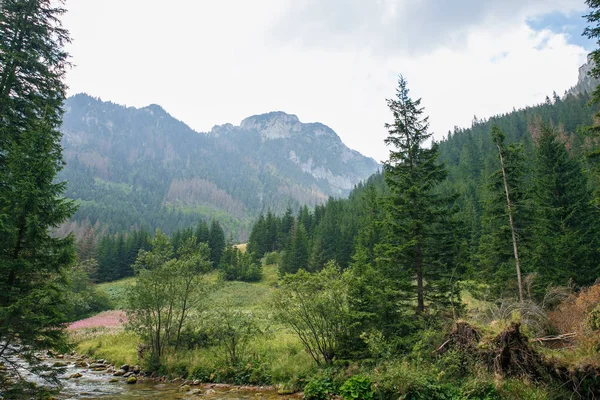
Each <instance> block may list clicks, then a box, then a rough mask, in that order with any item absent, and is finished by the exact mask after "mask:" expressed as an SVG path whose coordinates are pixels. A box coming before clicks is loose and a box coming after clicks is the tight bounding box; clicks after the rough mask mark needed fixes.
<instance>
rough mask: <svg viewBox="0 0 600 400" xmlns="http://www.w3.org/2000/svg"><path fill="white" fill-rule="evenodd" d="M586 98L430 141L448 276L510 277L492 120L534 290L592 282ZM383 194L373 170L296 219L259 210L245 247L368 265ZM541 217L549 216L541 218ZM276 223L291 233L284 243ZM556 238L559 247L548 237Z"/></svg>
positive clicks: (303, 261) (293, 259)
mask: <svg viewBox="0 0 600 400" xmlns="http://www.w3.org/2000/svg"><path fill="white" fill-rule="evenodd" d="M589 100H590V96H589V95H588V94H582V95H567V96H566V97H564V98H562V99H561V98H559V97H558V96H554V98H553V99H548V100H547V101H546V102H545V103H544V104H540V105H538V106H534V107H528V108H526V109H522V110H515V111H513V112H511V113H507V114H504V115H499V116H495V117H492V118H490V119H489V120H477V119H475V120H474V122H473V126H472V127H471V128H466V129H456V130H455V131H454V132H451V133H449V134H448V136H447V137H446V138H445V139H444V140H443V141H441V142H440V143H439V154H440V156H439V162H440V163H442V164H444V165H445V166H446V168H447V170H448V177H447V179H446V180H445V181H443V182H442V183H441V184H440V186H439V188H438V190H439V191H440V192H442V193H445V194H446V195H450V196H453V198H454V199H455V200H454V201H453V202H452V204H453V209H454V210H455V214H454V215H453V217H452V219H453V221H454V223H453V224H454V226H453V228H452V229H453V234H452V235H453V242H454V243H453V244H452V246H454V247H456V250H457V254H456V255H455V256H456V257H457V258H456V259H455V260H454V261H455V262H456V264H455V265H453V267H456V271H455V272H456V273H457V274H460V275H461V276H463V277H469V278H476V279H482V280H484V281H486V282H488V283H491V282H496V283H500V282H504V283H506V282H512V280H511V279H510V278H511V277H512V276H513V273H512V272H513V269H514V266H510V265H511V263H512V264H514V261H512V257H513V255H512V244H511V242H510V238H509V232H508V230H507V229H508V217H506V216H505V209H506V200H505V199H504V200H503V196H504V192H503V189H502V187H501V185H500V182H499V181H498V179H499V175H498V171H499V168H500V162H499V160H498V149H497V147H496V144H495V143H494V142H493V140H492V137H491V135H490V132H491V130H492V127H494V126H495V127H497V128H499V130H500V131H502V132H504V134H505V135H506V139H505V140H506V143H505V145H506V148H507V149H506V151H507V152H511V153H510V154H507V157H508V159H507V162H511V163H514V164H513V165H512V166H511V167H510V168H511V172H510V175H511V176H510V179H511V180H512V182H511V183H510V184H511V185H512V186H511V190H513V191H514V193H512V195H513V208H516V213H517V214H518V215H515V219H516V220H517V224H518V232H517V233H518V239H519V245H520V246H521V247H522V253H523V254H522V258H523V270H524V271H523V272H524V274H532V273H537V279H536V280H535V283H534V284H533V286H534V287H535V288H537V290H543V289H544V288H545V287H546V286H547V285H548V284H549V283H552V284H555V285H558V284H568V282H569V279H573V280H574V281H575V282H576V283H578V284H580V285H586V284H591V283H593V282H594V281H595V280H596V279H597V276H598V270H597V265H598V252H597V250H596V247H595V246H594V244H593V243H595V241H596V239H595V238H594V236H595V235H594V232H595V229H596V228H597V227H598V225H597V223H598V219H597V217H598V216H597V214H596V212H595V211H594V210H593V209H592V207H591V200H592V191H593V190H594V183H593V180H591V179H590V178H591V177H592V176H591V175H590V174H589V165H588V164H589V161H588V160H587V158H586V157H585V155H586V154H587V152H588V151H589V146H590V140H591V139H590V138H589V135H586V134H585V132H584V130H585V128H586V127H587V126H590V125H591V124H592V116H593V114H594V112H595V109H596V108H594V107H591V106H590V105H589ZM549 185H556V187H554V186H552V187H547V186H549ZM545 191H550V194H551V193H556V194H555V197H556V199H555V202H554V203H549V201H550V200H549V199H548V198H546V197H544V196H546V195H550V194H546V193H545ZM388 192H389V189H388V186H387V185H386V184H385V181H384V179H383V175H382V174H376V175H374V176H372V177H371V178H370V179H369V180H368V181H366V183H365V184H364V185H363V184H360V185H358V187H357V188H356V189H355V190H354V191H353V192H352V193H351V194H350V197H349V199H348V200H343V199H330V200H329V201H328V202H327V203H326V204H324V205H321V206H317V207H316V208H315V209H314V211H311V210H309V209H308V208H304V209H302V210H301V211H300V213H299V214H298V215H297V216H292V215H291V214H290V213H289V212H288V214H286V215H284V216H282V217H279V218H278V217H276V216H274V215H272V213H268V214H266V215H265V216H261V217H260V218H259V220H258V221H257V223H256V224H255V225H254V229H253V231H252V234H251V235H250V243H249V246H248V248H249V249H250V250H251V251H255V252H256V253H257V254H258V256H262V255H263V254H265V253H267V252H270V251H279V250H285V252H284V255H283V258H282V262H281V263H280V268H281V272H282V273H285V272H291V273H294V272H296V271H297V270H298V269H300V268H304V269H308V270H310V271H317V270H319V269H321V268H322V267H323V266H324V265H325V263H326V262H327V261H329V260H335V261H336V262H337V263H338V265H340V266H342V267H343V268H347V267H348V266H349V265H350V264H351V263H352V260H353V259H355V260H356V259H357V257H358V258H360V257H364V256H365V255H364V254H363V253H362V251H363V250H366V251H367V254H368V255H369V257H368V258H367V259H368V260H371V261H373V262H375V260H376V258H377V256H376V248H379V250H381V249H382V248H383V243H384V242H385V240H386V235H388V234H389V232H385V230H384V229H383V227H384V226H385V219H386V218H387V217H388V216H386V213H385V212H384V210H383V209H384V205H385V203H386V202H387V201H388V200H387V199H388V196H389V194H388ZM294 217H295V219H294ZM550 217H553V218H556V219H557V220H554V221H548V218H550ZM294 221H295V222H294ZM282 230H283V231H284V232H285V231H288V232H291V233H290V235H291V236H290V237H291V239H290V240H286V239H285V238H286V237H285V236H284V233H282V232H281V231H282ZM542 234H543V235H542ZM507 235H508V236H507ZM552 235H555V236H556V237H551V236H552ZM557 237H558V238H560V239H558V238H557ZM556 240H559V242H560V243H561V246H565V247H560V246H557V245H556V244H552V243H558V242H555V241H556ZM378 246H379V247H378ZM379 257H380V258H381V257H384V256H383V254H382V253H380V254H379ZM532 279H533V275H532ZM512 289H514V286H512Z"/></svg>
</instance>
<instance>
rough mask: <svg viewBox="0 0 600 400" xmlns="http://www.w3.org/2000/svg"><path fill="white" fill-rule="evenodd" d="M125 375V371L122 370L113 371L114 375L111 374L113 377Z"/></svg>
mask: <svg viewBox="0 0 600 400" xmlns="http://www.w3.org/2000/svg"><path fill="white" fill-rule="evenodd" d="M126 373H127V371H125V370H124V369H122V368H121V369H118V370H116V371H115V373H114V374H113V375H114V376H123V375H125V374H126Z"/></svg>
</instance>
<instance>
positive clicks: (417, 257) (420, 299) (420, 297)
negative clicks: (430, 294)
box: [415, 241, 425, 314]
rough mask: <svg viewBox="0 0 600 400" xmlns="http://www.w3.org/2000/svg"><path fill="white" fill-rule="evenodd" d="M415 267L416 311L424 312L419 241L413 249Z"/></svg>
mask: <svg viewBox="0 0 600 400" xmlns="http://www.w3.org/2000/svg"><path fill="white" fill-rule="evenodd" d="M415 269H416V273H417V313H418V314H421V313H423V312H425V296H424V294H423V249H422V246H421V242H420V241H419V243H418V244H417V248H416V251H415Z"/></svg>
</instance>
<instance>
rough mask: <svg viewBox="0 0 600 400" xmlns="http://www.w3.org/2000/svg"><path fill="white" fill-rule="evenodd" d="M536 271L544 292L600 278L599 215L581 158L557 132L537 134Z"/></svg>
mask: <svg viewBox="0 0 600 400" xmlns="http://www.w3.org/2000/svg"><path fill="white" fill-rule="evenodd" d="M535 133H536V135H535V139H536V144H537V147H536V159H535V171H534V175H533V177H534V180H533V182H534V187H533V201H534V204H535V214H534V215H535V221H534V225H533V228H532V229H533V230H534V232H533V233H532V235H531V236H532V254H531V263H532V267H533V268H532V271H534V272H535V273H536V274H537V275H538V280H539V283H538V282H536V283H538V285H539V286H538V291H543V290H544V289H545V288H546V286H548V285H549V284H551V283H557V284H567V282H569V280H573V281H574V282H576V283H577V284H579V285H591V284H593V283H594V281H595V280H596V279H597V277H598V253H597V252H598V240H597V235H596V232H597V230H598V214H597V212H596V211H595V210H593V209H592V204H591V202H592V196H591V193H590V191H589V189H588V179H587V177H586V176H585V175H584V170H583V165H582V162H581V160H580V159H579V158H577V157H576V156H574V155H571V154H569V152H568V151H567V148H566V147H565V143H564V140H565V139H564V138H563V139H561V138H560V137H559V135H558V134H557V132H556V130H554V129H552V128H550V127H548V126H546V125H540V126H539V127H538V129H537V130H536V132H535Z"/></svg>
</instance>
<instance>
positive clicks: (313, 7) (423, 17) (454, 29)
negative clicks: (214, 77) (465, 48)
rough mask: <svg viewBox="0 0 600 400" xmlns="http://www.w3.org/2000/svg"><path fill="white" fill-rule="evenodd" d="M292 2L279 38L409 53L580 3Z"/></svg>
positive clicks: (510, 0) (275, 34) (274, 30)
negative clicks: (488, 25)
mask: <svg viewBox="0 0 600 400" xmlns="http://www.w3.org/2000/svg"><path fill="white" fill-rule="evenodd" d="M290 1H291V2H290V4H289V8H288V11H287V13H286V14H285V15H284V17H283V18H282V19H279V20H278V22H277V23H276V24H275V25H274V26H273V28H272V32H271V33H272V34H273V37H275V38H276V40H278V41H283V42H293V43H300V44H301V45H304V46H308V47H322V48H326V49H330V48H331V49H340V48H344V47H348V46H351V47H352V48H356V47H368V48H370V49H371V50H372V51H374V52H376V53H380V52H383V53H389V52H392V53H410V54H415V53H421V52H429V51H431V50H434V49H436V48H439V47H455V46H460V45H462V44H463V43H464V40H465V38H466V35H467V33H468V32H469V30H470V29H471V28H473V27H474V26H477V25H480V24H482V23H485V22H486V20H488V18H489V17H494V20H498V19H500V20H502V19H511V20H513V21H514V20H515V18H525V17H526V16H536V15H541V14H544V13H548V12H552V11H562V12H567V11H568V12H570V11H573V10H574V9H579V8H581V5H579V4H575V1H574V0H529V1H523V0H460V1H457V0H290ZM580 3H583V1H581V2H580ZM394 10H395V12H394Z"/></svg>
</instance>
